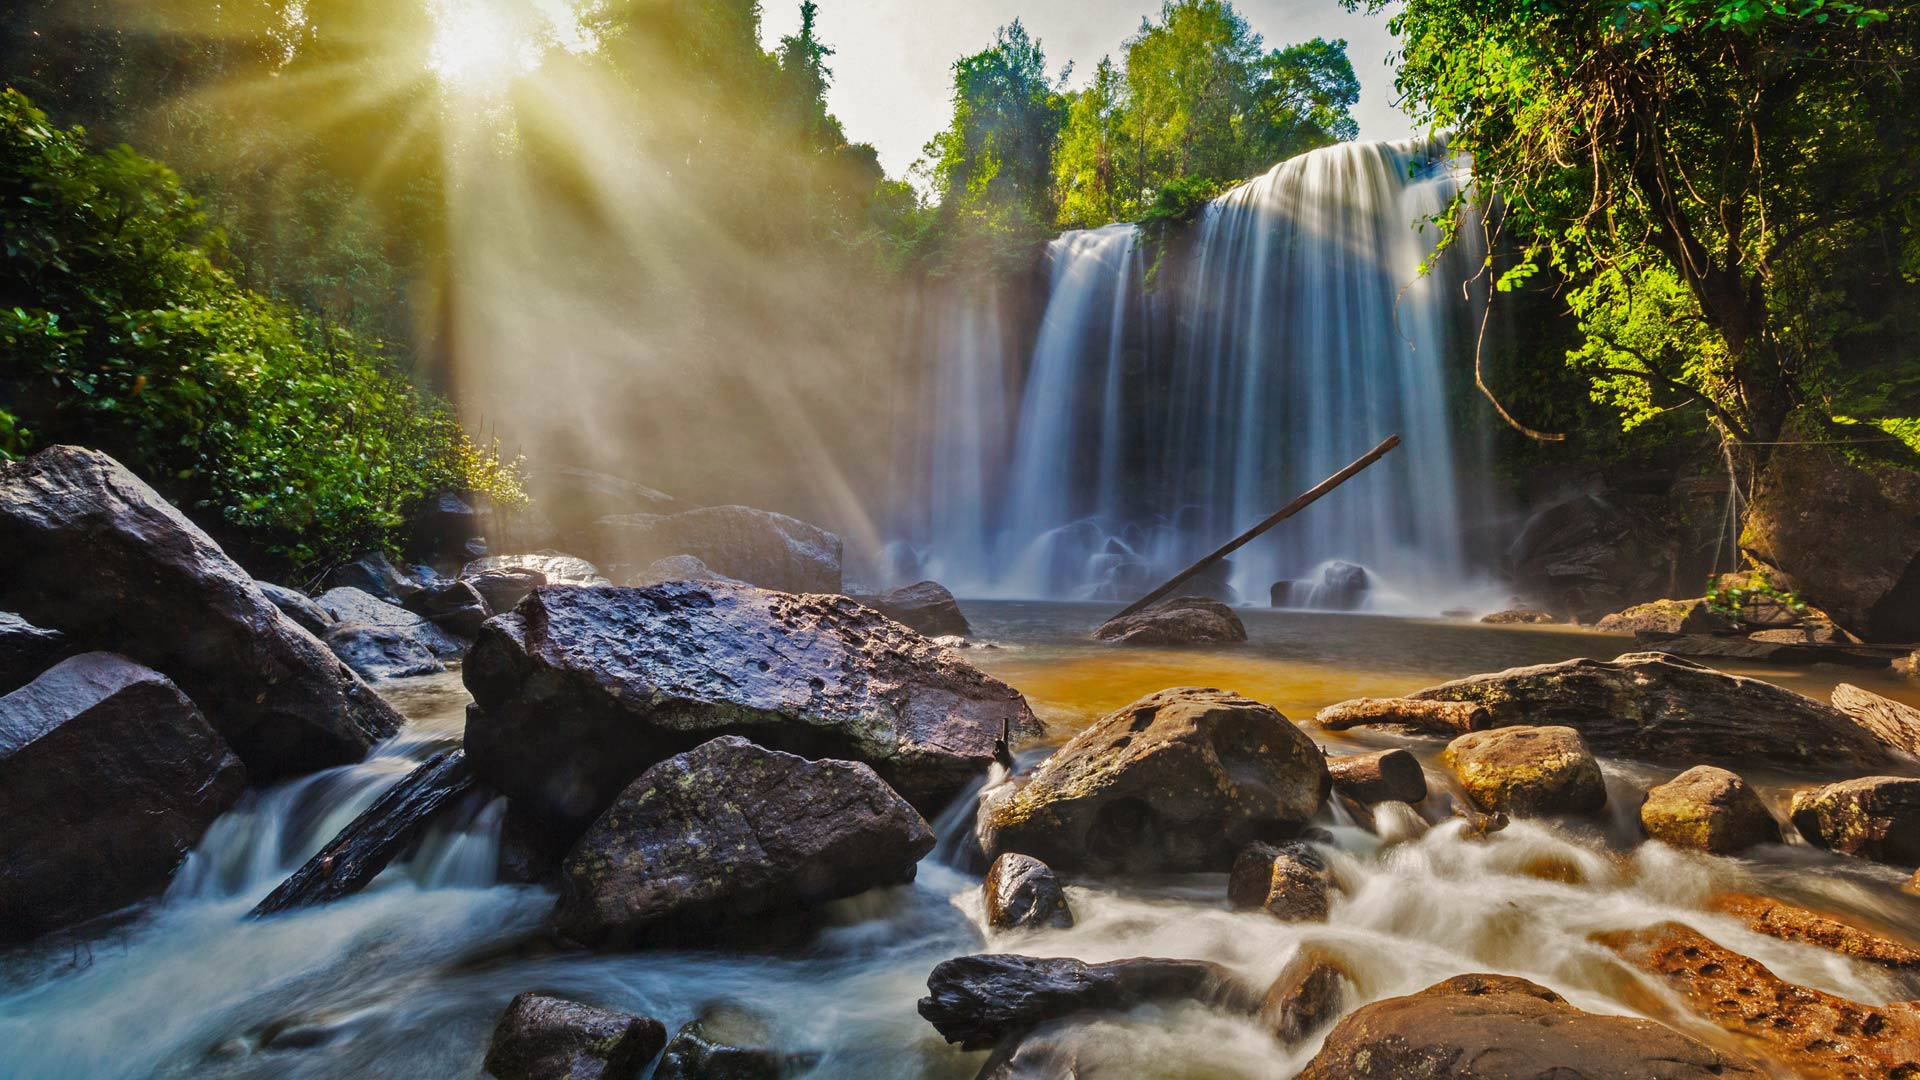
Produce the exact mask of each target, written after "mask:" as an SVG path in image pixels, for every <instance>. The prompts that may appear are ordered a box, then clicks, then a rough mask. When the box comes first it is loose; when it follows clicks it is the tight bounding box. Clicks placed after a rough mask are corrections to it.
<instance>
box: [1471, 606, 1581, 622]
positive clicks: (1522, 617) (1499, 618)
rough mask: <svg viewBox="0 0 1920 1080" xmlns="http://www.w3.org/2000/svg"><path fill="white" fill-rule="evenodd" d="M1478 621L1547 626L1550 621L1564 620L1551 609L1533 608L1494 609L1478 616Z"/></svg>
mask: <svg viewBox="0 0 1920 1080" xmlns="http://www.w3.org/2000/svg"><path fill="white" fill-rule="evenodd" d="M1480 621H1481V622H1483V623H1488V624H1490V625H1493V626H1547V625H1549V624H1552V623H1561V622H1566V620H1565V619H1562V618H1560V617H1559V616H1558V615H1555V614H1554V613H1552V612H1551V611H1540V610H1537V609H1535V608H1512V609H1510V610H1507V611H1496V612H1494V613H1493V614H1491V615H1482V616H1480Z"/></svg>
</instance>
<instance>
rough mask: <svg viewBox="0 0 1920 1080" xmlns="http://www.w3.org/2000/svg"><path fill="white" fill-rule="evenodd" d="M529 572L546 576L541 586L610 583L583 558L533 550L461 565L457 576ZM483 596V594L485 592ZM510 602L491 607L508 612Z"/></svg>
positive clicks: (468, 576)
mask: <svg viewBox="0 0 1920 1080" xmlns="http://www.w3.org/2000/svg"><path fill="white" fill-rule="evenodd" d="M513 571H531V572H533V573H536V574H539V575H540V576H541V577H543V578H545V579H546V580H545V581H542V582H540V584H542V585H611V584H613V582H611V581H608V580H607V578H606V576H605V575H603V574H602V573H600V568H599V567H597V566H595V565H593V564H592V563H590V562H588V561H587V560H585V559H580V558H575V557H574V556H572V555H567V554H564V553H562V552H558V551H536V552H534V553H533V554H531V555H489V556H487V557H486V558H484V559H475V560H473V561H472V562H470V563H468V564H467V565H465V566H463V567H461V568H460V576H461V577H462V578H466V579H469V580H471V579H473V578H477V577H479V576H481V575H482V574H490V573H508V572H513ZM482 595H485V594H484V592H483V593H482ZM512 607H513V605H511V604H509V605H507V606H506V607H500V606H498V605H495V606H494V610H495V611H510V610H512Z"/></svg>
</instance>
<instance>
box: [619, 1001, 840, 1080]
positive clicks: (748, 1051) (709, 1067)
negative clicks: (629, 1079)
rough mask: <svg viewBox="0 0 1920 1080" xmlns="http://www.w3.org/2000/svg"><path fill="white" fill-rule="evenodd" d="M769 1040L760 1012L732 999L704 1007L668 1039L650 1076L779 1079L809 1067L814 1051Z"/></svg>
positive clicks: (711, 1079) (768, 1027)
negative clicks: (786, 1048)
mask: <svg viewBox="0 0 1920 1080" xmlns="http://www.w3.org/2000/svg"><path fill="white" fill-rule="evenodd" d="M773 1043H774V1037H773V1031H772V1026H771V1025H770V1024H768V1023H767V1020H766V1017H764V1016H762V1015H760V1014H759V1013H756V1012H752V1011H750V1010H747V1009H743V1008H740V1007H738V1006H733V1005H721V1006H715V1007H712V1008H708V1009H706V1010H704V1011H702V1012H701V1014H700V1015H699V1017H697V1018H696V1019H694V1020H691V1021H689V1022H688V1023H687V1025H686V1026H685V1027H682V1028H681V1029H680V1030H679V1032H677V1033H676V1034H675V1035H674V1037H673V1040H672V1041H671V1042H669V1043H667V1051H666V1053H665V1054H663V1055H661V1057H660V1065H659V1067H658V1068H656V1069H654V1071H653V1080H782V1078H783V1077H791V1076H798V1075H800V1074H801V1073H804V1072H806V1071H807V1070H808V1069H810V1068H812V1067H813V1065H814V1060H815V1057H814V1055H812V1054H807V1053H793V1052H789V1051H784V1050H780V1049H777V1048H775V1046H774V1045H773Z"/></svg>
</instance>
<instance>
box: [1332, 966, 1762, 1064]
mask: <svg viewBox="0 0 1920 1080" xmlns="http://www.w3.org/2000/svg"><path fill="white" fill-rule="evenodd" d="M1762 1075H1763V1074H1761V1073H1759V1072H1758V1071H1756V1070H1754V1069H1752V1068H1749V1067H1748V1066H1746V1065H1744V1064H1742V1063H1740V1062H1739V1061H1737V1060H1735V1059H1733V1058H1730V1057H1728V1056H1726V1055H1725V1054H1722V1053H1721V1052H1719V1051H1718V1050H1714V1049H1712V1048H1711V1047H1708V1046H1706V1045H1704V1044H1702V1043H1699V1042H1695V1041H1694V1040H1693V1039H1690V1038H1687V1037H1686V1036H1685V1035H1682V1034H1680V1033H1679V1032H1677V1031H1674V1030H1672V1029H1671V1028H1667V1027H1663V1026H1661V1025H1660V1024H1656V1023H1654V1022H1653V1021H1651V1020H1634V1019H1629V1018H1627V1017H1623V1016H1596V1015H1594V1014H1593V1013H1588V1012H1582V1011H1581V1010H1579V1009H1576V1008H1574V1007H1573V1006H1572V1005H1569V1004H1567V1002H1566V999H1565V998H1562V997H1561V996H1560V995H1559V994H1556V993H1554V992H1553V991H1551V990H1549V989H1547V988H1546V987H1544V986H1541V985H1539V984H1537V983H1531V982H1528V981H1527V980H1525V979H1518V978H1514V977H1512V976H1508V975H1457V976H1455V977H1453V978H1451V979H1448V980H1446V981H1445V982H1441V983H1436V984H1434V985H1433V986H1429V987H1427V988H1426V989H1425V990H1422V991H1420V992H1419V993H1417V994H1410V995H1408V996H1406V997H1397V998H1388V999H1386V1000H1384V1001H1376V1002H1374V1003H1373V1004H1371V1005H1367V1006H1365V1007H1363V1008H1361V1009H1359V1010H1357V1011H1355V1012H1354V1013H1352V1014H1350V1015H1349V1016H1347V1018H1346V1019H1344V1020H1342V1021H1340V1023H1339V1024H1337V1025H1335V1026H1334V1029H1333V1030H1332V1031H1331V1032H1329V1033H1328V1034H1327V1038H1326V1041H1325V1042H1324V1043H1323V1044H1322V1045H1321V1048H1320V1052H1319V1053H1318V1054H1316V1055H1314V1058H1313V1060H1312V1061H1310V1062H1308V1063H1307V1067H1306V1069H1305V1070H1304V1071H1302V1072H1301V1073H1300V1078H1299V1080H1409V1078H1411V1077H1420V1078H1422V1080H1546V1078H1549V1077H1551V1078H1555V1080H1558V1078H1562V1077H1565V1078H1568V1080H1571V1078H1575V1077H1589V1078H1593V1080H1600V1078H1608V1080H1616V1078H1617V1080H1628V1078H1632V1080H1711V1078H1724V1077H1734V1076H1738V1077H1754V1078H1756V1080H1757V1078H1758V1077H1760V1076H1762Z"/></svg>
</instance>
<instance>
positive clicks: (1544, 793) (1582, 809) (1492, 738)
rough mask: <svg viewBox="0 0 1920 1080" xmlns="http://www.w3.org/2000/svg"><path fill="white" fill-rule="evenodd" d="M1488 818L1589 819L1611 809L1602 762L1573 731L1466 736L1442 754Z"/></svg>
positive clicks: (1497, 731)
mask: <svg viewBox="0 0 1920 1080" xmlns="http://www.w3.org/2000/svg"><path fill="white" fill-rule="evenodd" d="M1442 756H1443V757H1444V758H1445V760H1446V763H1447V766H1448V767H1449V768H1451V769H1452V770H1453V774H1454V776H1455V777H1456V778H1457V779H1459V781H1460V786H1461V788H1462V789H1464V790H1465V791H1466V793H1467V798H1468V799H1470V800H1471V801H1472V802H1473V805H1474V806H1476V807H1478V808H1479V809H1480V810H1481V811H1483V812H1485V813H1489V814H1492V813H1506V814H1513V815H1516V816H1519V817H1543V816H1550V815H1555V814H1590V813H1593V812H1594V811H1596V810H1599V809H1600V808H1601V807H1603V806H1605V805H1607V785H1606V781H1605V780H1604V779H1603V778H1602V776H1601V775H1600V763H1599V762H1598V761H1597V760H1595V759H1594V756H1593V751H1591V750H1589V749H1587V744H1586V740H1584V739H1582V738H1581V737H1580V733H1579V732H1578V731H1575V730H1574V729H1572V728H1569V727H1504V728H1496V729H1494V730H1492V731H1476V732H1472V733H1470V734H1467V735H1462V736H1460V737H1459V738H1457V739H1455V740H1453V741H1452V742H1450V743H1448V744H1447V748H1446V750H1445V752H1444V753H1443V755H1442Z"/></svg>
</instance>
